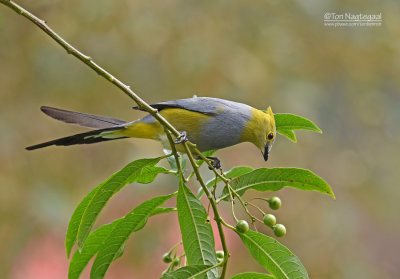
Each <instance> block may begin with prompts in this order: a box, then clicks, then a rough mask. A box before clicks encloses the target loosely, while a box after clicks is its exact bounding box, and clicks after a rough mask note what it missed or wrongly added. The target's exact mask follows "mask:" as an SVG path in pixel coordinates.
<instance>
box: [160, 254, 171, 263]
mask: <svg viewBox="0 0 400 279" xmlns="http://www.w3.org/2000/svg"><path fill="white" fill-rule="evenodd" d="M162 260H163V262H164V263H170V262H172V258H171V255H170V254H169V253H165V254H164V256H163V257H162Z"/></svg>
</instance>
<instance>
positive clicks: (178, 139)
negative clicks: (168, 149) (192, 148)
mask: <svg viewBox="0 0 400 279" xmlns="http://www.w3.org/2000/svg"><path fill="white" fill-rule="evenodd" d="M187 141H188V138H187V134H186V132H185V131H183V132H182V133H180V134H179V136H177V137H176V139H175V143H176V144H179V143H182V142H187Z"/></svg>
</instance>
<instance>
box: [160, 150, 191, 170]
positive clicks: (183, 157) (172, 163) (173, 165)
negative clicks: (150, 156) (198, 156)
mask: <svg viewBox="0 0 400 279" xmlns="http://www.w3.org/2000/svg"><path fill="white" fill-rule="evenodd" d="M163 152H164V154H165V155H169V154H171V153H172V151H171V150H170V149H167V148H164V149H163ZM187 160H188V158H187V155H186V154H179V163H180V164H181V168H182V170H183V172H185V170H186V164H187ZM167 161H168V164H169V166H170V167H171V170H172V171H178V167H177V165H176V161H175V156H173V155H171V156H168V157H167Z"/></svg>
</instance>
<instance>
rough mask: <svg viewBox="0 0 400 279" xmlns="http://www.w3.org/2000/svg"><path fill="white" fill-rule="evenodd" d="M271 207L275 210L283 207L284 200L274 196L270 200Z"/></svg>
mask: <svg viewBox="0 0 400 279" xmlns="http://www.w3.org/2000/svg"><path fill="white" fill-rule="evenodd" d="M268 203H269V207H270V208H271V209H273V210H277V209H279V208H280V207H281V205H282V202H281V199H280V198H278V197H272V198H270V199H269V200H268Z"/></svg>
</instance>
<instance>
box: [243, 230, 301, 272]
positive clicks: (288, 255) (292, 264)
mask: <svg viewBox="0 0 400 279" xmlns="http://www.w3.org/2000/svg"><path fill="white" fill-rule="evenodd" d="M238 235H239V237H240V238H241V239H242V241H243V243H244V245H245V246H246V247H247V249H248V250H249V251H250V254H251V255H252V256H253V258H254V259H255V260H256V261H257V262H258V263H259V264H260V265H262V266H263V267H264V268H265V269H266V270H267V271H269V272H270V273H271V274H272V275H274V276H275V277H276V278H277V279H281V278H284V279H290V278H296V279H306V278H308V274H307V270H306V269H305V268H304V266H303V265H302V264H301V262H300V260H299V258H297V257H296V256H295V255H294V254H293V253H292V252H290V251H289V249H287V248H286V247H285V246H283V245H282V244H280V243H279V242H278V241H277V240H275V239H273V238H272V237H269V236H266V235H264V234H262V233H259V232H254V231H251V230H249V231H247V232H246V233H238Z"/></svg>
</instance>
